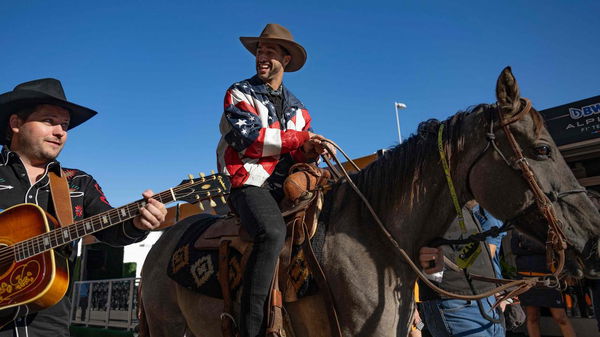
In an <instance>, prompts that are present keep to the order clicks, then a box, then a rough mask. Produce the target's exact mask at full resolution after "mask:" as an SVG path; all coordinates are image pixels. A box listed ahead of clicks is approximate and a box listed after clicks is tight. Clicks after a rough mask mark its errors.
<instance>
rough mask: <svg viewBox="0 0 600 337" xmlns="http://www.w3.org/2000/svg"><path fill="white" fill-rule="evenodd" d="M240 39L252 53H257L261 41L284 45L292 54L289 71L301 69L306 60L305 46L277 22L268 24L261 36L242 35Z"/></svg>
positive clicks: (287, 68) (286, 68) (287, 67)
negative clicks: (297, 41)
mask: <svg viewBox="0 0 600 337" xmlns="http://www.w3.org/2000/svg"><path fill="white" fill-rule="evenodd" d="M240 41H241V42H242V44H243V45H244V47H246V49H248V51H250V52H251V53H252V55H256V49H258V43H259V42H271V43H277V44H278V45H280V46H282V47H283V48H285V50H287V51H288V53H290V55H291V56H292V60H291V61H290V63H288V65H287V66H286V67H285V71H288V72H292V71H296V70H300V68H302V66H303V65H304V63H305V62H306V50H304V47H302V46H301V45H299V44H298V43H296V42H295V41H294V37H293V36H292V34H291V33H290V31H289V30H287V29H285V27H283V26H282V25H278V24H276V23H269V24H267V25H266V26H265V29H263V31H262V33H260V36H259V37H244V36H242V37H240Z"/></svg>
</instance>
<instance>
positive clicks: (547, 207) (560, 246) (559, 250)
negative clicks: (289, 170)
mask: <svg viewBox="0 0 600 337" xmlns="http://www.w3.org/2000/svg"><path fill="white" fill-rule="evenodd" d="M523 100H524V101H525V103H526V105H525V107H524V108H523V109H522V110H521V111H519V112H518V113H516V114H515V115H513V116H512V117H511V118H507V119H503V118H502V112H501V108H500V107H498V109H497V113H498V118H499V120H500V127H502V129H503V131H504V133H505V135H506V137H507V139H508V142H509V144H510V146H511V148H512V150H513V152H514V154H515V157H516V160H515V161H514V163H515V164H517V165H518V167H519V170H520V171H521V172H522V174H523V177H524V179H525V181H526V182H527V184H528V185H529V187H530V189H531V191H532V192H533V194H534V197H535V203H536V205H537V207H538V209H539V210H540V212H542V214H543V215H544V217H545V218H546V220H547V221H548V236H547V242H546V252H547V253H546V257H547V260H548V263H549V264H552V263H553V262H552V261H553V257H554V253H556V254H557V255H558V266H557V268H556V269H555V271H554V272H553V273H552V274H551V275H549V276H538V277H532V278H525V279H521V280H507V279H495V278H487V277H481V279H482V280H487V281H490V282H494V283H501V284H502V285H500V286H498V287H496V288H494V289H491V290H489V291H486V292H483V293H480V294H476V295H459V294H455V293H452V292H449V291H446V290H444V289H442V288H440V287H438V286H437V285H435V284H434V283H433V282H431V281H430V280H429V279H428V278H427V276H426V275H425V274H424V273H423V271H421V269H420V268H419V267H418V266H417V265H416V264H415V263H414V262H413V261H412V259H411V258H410V256H409V255H408V254H407V253H406V251H405V250H404V249H403V248H402V247H400V244H399V243H398V241H396V239H394V237H393V236H392V234H391V233H390V232H389V231H388V229H387V228H386V227H385V225H384V224H383V222H382V221H381V219H380V218H379V216H378V215H377V213H376V212H375V210H374V209H373V207H372V206H371V204H370V203H369V201H368V200H367V198H366V197H365V196H364V194H363V193H362V192H361V191H360V190H359V188H358V187H357V186H356V184H354V182H353V181H352V179H351V178H350V176H349V175H348V172H347V171H346V169H344V167H343V166H342V164H341V162H340V161H339V159H338V158H337V156H336V155H335V151H333V150H331V149H330V148H329V147H328V146H325V149H326V150H327V152H328V153H329V156H330V157H331V158H332V159H333V160H334V161H335V162H336V164H337V168H335V169H334V168H333V165H331V163H330V162H329V160H326V162H327V164H328V165H329V166H330V167H332V170H334V171H335V172H336V174H335V175H338V174H339V173H340V172H341V174H342V175H343V176H344V178H345V179H346V181H347V182H348V184H349V185H350V186H351V188H352V189H353V190H354V191H355V192H356V194H357V195H358V196H359V198H360V199H361V200H362V202H363V203H364V204H365V206H366V207H367V209H368V210H369V212H370V213H371V215H372V217H373V219H374V220H375V222H376V223H377V225H378V227H379V229H380V230H381V232H382V233H383V234H384V235H385V236H386V238H387V239H388V241H389V242H390V243H391V244H392V245H393V246H394V248H395V249H396V250H397V252H398V254H399V255H400V256H401V257H402V258H403V259H404V260H405V262H406V263H407V264H408V265H409V266H410V267H411V268H412V269H413V271H414V272H415V274H417V276H418V277H419V279H421V281H423V282H424V283H425V284H427V286H429V287H430V288H431V289H433V290H434V291H436V292H438V293H439V294H442V295H444V296H447V297H451V298H456V299H462V300H478V299H481V298H485V297H489V296H492V295H495V294H497V293H499V292H504V291H507V293H506V294H505V295H504V296H502V298H501V299H500V300H499V301H498V303H499V302H500V301H501V300H503V299H506V298H511V297H514V296H517V295H519V294H521V293H523V292H525V291H527V290H529V289H530V288H532V287H534V286H544V287H558V286H559V283H560V282H559V281H558V280H559V275H560V273H561V272H562V270H563V268H564V265H565V252H564V251H565V249H566V248H567V241H566V238H565V235H564V232H563V231H562V229H561V226H560V225H561V222H560V220H559V219H558V218H557V216H556V211H555V210H554V205H553V204H552V202H553V201H558V200H559V198H561V197H563V196H565V195H570V194H574V193H584V192H585V190H584V189H576V190H571V191H566V192H561V193H548V194H547V193H544V191H543V190H542V189H541V187H540V186H539V184H538V182H537V179H536V175H535V173H534V172H533V170H532V169H531V166H530V165H529V163H528V162H527V159H526V158H525V156H524V155H523V151H522V150H521V147H520V146H519V144H518V143H517V141H516V140H515V137H514V135H513V134H512V131H511V130H510V125H511V124H513V123H514V122H517V121H519V120H520V119H521V118H522V117H523V116H524V115H525V114H527V113H529V112H530V110H531V101H529V100H528V99H525V98H523ZM443 126H444V124H442V125H441V126H440V129H443ZM494 131H495V129H494V125H493V117H491V118H490V131H489V133H487V134H486V138H487V139H488V143H487V144H486V147H485V148H484V150H483V151H482V152H481V153H480V154H479V156H478V157H477V158H476V160H475V161H474V162H473V164H471V167H470V168H469V170H468V173H467V187H468V189H469V192H470V190H471V189H470V184H469V176H470V173H471V170H472V168H473V166H474V165H475V164H476V163H477V162H478V161H479V160H480V159H481V158H482V157H483V155H484V154H485V153H486V152H487V150H488V149H489V148H490V145H491V146H492V147H493V148H494V150H495V151H496V152H497V153H498V154H499V155H500V156H501V157H502V159H503V160H504V162H505V163H506V164H507V165H508V166H509V167H513V165H511V163H510V162H509V161H508V159H507V158H506V156H505V155H504V154H503V153H502V151H500V149H499V148H498V146H497V145H496V142H495V141H494V140H495V133H494ZM441 132H442V130H440V133H439V135H438V140H440V141H441ZM323 142H324V143H326V145H327V144H328V145H331V146H333V147H334V148H335V149H337V150H339V151H340V153H342V154H343V155H344V157H345V158H346V160H348V162H350V163H351V164H352V165H354V167H355V168H356V169H357V170H358V171H360V169H358V167H357V165H356V164H354V162H353V161H352V159H351V158H350V157H349V156H348V155H347V154H346V153H345V152H344V151H343V150H342V149H341V148H340V147H339V146H338V145H337V144H336V143H335V142H333V141H331V140H328V139H325V140H323ZM438 147H439V149H440V155H441V156H442V159H443V160H442V163H443V165H444V173H445V175H446V178H447V181H448V183H449V186H450V189H451V196H452V199H453V201H454V200H455V202H454V204H455V208H456V209H457V214H458V216H459V221H461V220H463V221H464V218H463V217H461V216H462V210H461V209H460V207H457V206H456V205H457V204H458V198H457V197H456V192H455V191H454V188H453V184H452V180H451V176H450V171H449V165H448V163H447V162H446V161H445V160H444V159H445V154H444V152H443V151H442V149H443V147H442V145H441V144H440V145H439V146H438ZM452 191H454V192H452ZM551 197H553V200H551V199H550V198H551ZM463 227H464V222H463V223H461V229H462V228H463ZM504 227H505V226H503V229H504ZM472 276H476V275H472ZM509 290H510V291H509Z"/></svg>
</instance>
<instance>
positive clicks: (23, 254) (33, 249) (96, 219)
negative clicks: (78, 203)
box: [12, 190, 175, 261]
mask: <svg viewBox="0 0 600 337" xmlns="http://www.w3.org/2000/svg"><path fill="white" fill-rule="evenodd" d="M152 198H153V199H156V200H158V201H160V202H162V203H163V204H166V203H169V202H172V201H175V195H174V193H173V192H172V190H168V191H165V192H162V193H159V194H155V195H154V196H152ZM145 205H146V201H145V200H138V201H135V202H132V203H130V204H127V205H125V206H122V207H119V208H114V209H111V210H109V211H106V212H104V213H100V214H97V215H94V216H92V217H89V218H87V219H84V220H81V221H77V222H75V223H73V224H72V225H69V226H65V227H60V228H56V229H54V230H51V231H49V232H47V233H44V234H40V235H37V236H34V237H32V238H30V239H28V240H25V241H22V242H19V243H17V244H15V245H13V246H12V247H13V250H14V256H15V260H17V261H21V260H24V259H26V258H29V257H31V256H34V255H37V254H40V253H43V252H45V251H48V250H50V249H53V248H57V247H60V246H62V245H64V244H67V243H69V242H72V241H75V240H77V239H79V238H82V237H84V236H86V235H89V234H93V233H96V232H98V231H101V230H103V229H106V228H108V227H111V226H114V225H117V224H120V223H122V222H123V221H127V220H129V219H133V218H135V217H136V216H138V215H139V214H140V208H142V207H144V206H145Z"/></svg>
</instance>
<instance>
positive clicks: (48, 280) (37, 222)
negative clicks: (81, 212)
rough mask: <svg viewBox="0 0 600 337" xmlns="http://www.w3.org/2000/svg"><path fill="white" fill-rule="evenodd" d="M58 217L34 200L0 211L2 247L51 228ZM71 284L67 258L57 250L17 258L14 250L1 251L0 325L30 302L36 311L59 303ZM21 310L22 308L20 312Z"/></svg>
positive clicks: (29, 306)
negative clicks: (35, 203)
mask: <svg viewBox="0 0 600 337" xmlns="http://www.w3.org/2000/svg"><path fill="white" fill-rule="evenodd" d="M49 223H52V224H53V225H54V226H55V227H57V226H56V220H55V219H54V218H53V217H52V216H50V215H48V214H46V212H45V211H44V210H43V209H41V208H40V207H39V206H37V205H34V204H21V205H16V206H13V207H11V208H9V209H7V210H5V211H4V212H2V213H0V247H5V246H10V245H13V244H16V243H19V242H21V241H24V240H27V239H30V238H32V237H34V236H37V235H39V234H44V233H46V232H48V231H50V226H49ZM68 287H69V271H68V264H67V260H66V259H65V258H63V257H61V256H60V255H57V254H56V253H55V252H54V250H52V249H51V250H49V251H46V252H44V253H41V254H38V255H35V256H32V257H30V258H27V259H24V260H22V261H18V262H17V261H15V258H14V256H13V255H12V253H10V254H8V253H2V254H0V327H1V326H4V325H6V324H7V323H10V322H11V321H12V320H13V319H14V317H15V315H17V314H21V315H22V314H24V313H25V312H24V309H21V310H19V307H21V306H23V305H27V307H28V309H29V310H28V312H29V313H31V312H35V311H39V310H41V309H44V308H47V307H50V306H52V305H54V304H56V303H58V302H59V301H60V300H61V299H62V297H63V296H64V295H65V293H66V291H67V288H68ZM19 311H21V312H19Z"/></svg>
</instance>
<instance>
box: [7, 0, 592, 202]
mask: <svg viewBox="0 0 600 337" xmlns="http://www.w3.org/2000/svg"><path fill="white" fill-rule="evenodd" d="M598 13H600V2H599V1H592V0H590V1H580V0H574V1H448V0H444V1H433V0H432V1H417V0H415V1H403V0H396V1H360V2H359V1H347V0H346V1H312V0H310V1H303V2H297V3H294V2H292V1H270V0H269V1H256V2H253V1H237V0H232V1H211V0H206V1H169V2H167V1H164V2H156V1H33V0H32V1H3V2H1V3H0V41H1V42H2V48H1V51H0V92H6V91H9V90H12V88H13V87H14V86H15V85H16V84H18V83H21V82H25V81H28V80H32V79H37V78H42V77H56V78H58V79H60V80H61V81H62V82H63V86H64V87H65V90H66V93H67V97H68V98H70V99H71V100H73V101H74V102H76V103H79V104H82V105H85V106H89V107H91V108H93V109H95V110H97V111H98V112H99V115H98V116H97V117H95V118H93V119H92V120H90V121H89V122H87V123H85V124H83V125H81V126H79V127H78V128H76V129H74V130H72V131H71V132H70V133H69V141H68V143H67V147H66V149H65V150H64V151H63V153H62V154H61V157H60V160H61V162H62V163H63V165H65V166H67V167H77V168H80V169H83V170H85V171H88V172H89V173H91V174H93V175H94V176H95V177H96V178H97V179H98V181H99V182H100V183H101V185H102V186H103V187H104V190H105V192H106V194H107V196H108V199H109V200H110V201H111V202H112V203H113V205H114V206H118V205H121V204H124V203H127V202H129V201H132V200H133V199H137V198H138V195H139V193H141V191H142V190H144V189H145V188H152V189H154V190H155V191H156V192H158V191H162V190H164V189H167V188H169V187H171V186H172V185H175V184H178V183H179V181H180V180H181V179H182V178H184V177H185V175H187V174H188V173H198V172H200V171H204V172H207V171H209V170H211V169H215V168H216V164H215V147H216V144H217V142H218V140H219V132H218V122H219V118H220V115H221V112H222V102H223V95H224V91H225V89H226V88H227V87H228V86H229V85H230V84H231V83H233V82H235V81H238V80H241V79H244V78H248V77H250V76H252V75H253V73H254V59H253V57H252V56H251V55H250V54H249V53H248V52H247V51H246V50H245V49H244V48H243V47H242V45H241V44H240V43H239V40H238V37H239V36H257V35H258V34H259V33H260V31H261V30H262V29H263V27H264V25H265V24H266V23H269V22H275V23H280V24H282V25H284V26H286V27H287V28H289V29H290V30H291V32H292V33H293V35H294V37H295V38H296V40H297V41H298V42H300V43H301V44H302V45H304V47H305V48H306V50H307V52H308V61H307V63H306V65H305V67H304V68H303V69H302V70H301V71H299V72H297V73H290V74H287V75H286V76H285V78H284V81H285V83H286V84H287V86H288V87H289V88H290V89H291V90H292V91H293V92H294V93H295V94H296V95H297V96H298V97H299V98H300V99H301V100H302V101H303V102H304V103H305V104H306V106H307V107H308V108H309V110H310V111H311V113H312V116H313V119H314V122H313V123H314V128H315V130H317V131H318V132H319V133H321V134H323V135H325V136H327V137H329V138H331V139H333V140H335V141H336V142H337V143H338V144H340V145H341V146H342V147H344V148H345V149H346V150H347V151H348V152H349V154H350V155H351V156H353V157H359V156H363V155H367V154H369V153H372V152H374V151H376V150H377V149H380V148H387V147H390V146H393V145H395V144H397V142H398V136H397V131H396V120H395V116H394V108H393V106H394V105H393V104H394V101H399V102H404V103H406V104H407V105H408V109H406V110H403V111H401V116H400V120H401V128H402V134H403V136H405V137H406V136H408V135H409V134H410V133H412V132H414V131H415V129H416V126H417V125H418V123H419V122H420V121H423V120H426V119H428V118H438V119H443V118H446V117H448V116H449V115H451V114H454V113H455V112H456V111H458V110H461V109H465V108H467V107H469V106H471V105H475V104H478V103H483V102H486V103H491V102H493V101H494V100H495V99H494V86H495V81H496V78H497V76H498V74H499V73H500V71H501V70H502V68H503V67H504V66H506V65H511V66H512V67H513V72H514V73H515V75H516V77H517V79H518V81H519V83H520V85H521V92H522V94H523V95H524V96H526V97H529V98H531V99H532V101H533V103H534V105H535V106H536V107H537V108H538V109H544V108H548V107H553V106H556V105H560V104H564V103H568V102H571V101H575V100H579V99H583V98H587V97H590V96H594V95H599V94H600V90H599V89H600V80H599V79H600V62H599V61H598V59H599V58H598V55H600V34H599V32H600V28H599V26H598Z"/></svg>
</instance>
